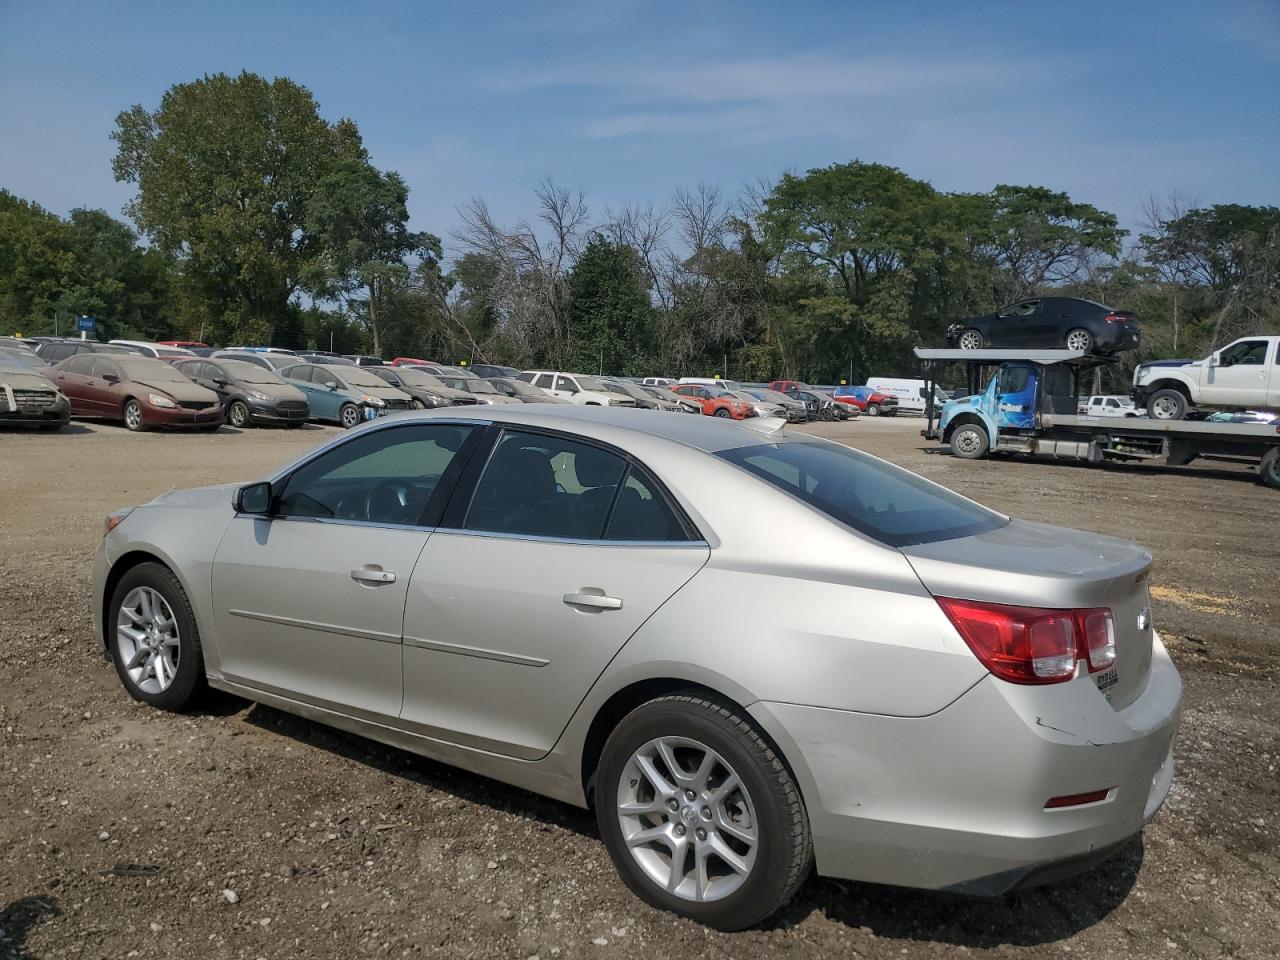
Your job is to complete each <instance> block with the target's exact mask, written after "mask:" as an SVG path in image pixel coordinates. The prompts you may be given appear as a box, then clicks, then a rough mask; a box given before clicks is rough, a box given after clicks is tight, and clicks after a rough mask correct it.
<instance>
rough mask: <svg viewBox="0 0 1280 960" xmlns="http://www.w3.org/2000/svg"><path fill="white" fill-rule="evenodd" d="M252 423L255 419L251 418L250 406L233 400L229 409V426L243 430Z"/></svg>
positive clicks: (241, 401)
mask: <svg viewBox="0 0 1280 960" xmlns="http://www.w3.org/2000/svg"><path fill="white" fill-rule="evenodd" d="M251 423H253V419H252V418H251V417H250V416H249V405H248V404H247V403H245V402H244V401H243V400H232V401H231V405H230V406H228V407H227V424H228V425H229V426H232V427H235V428H236V429H237V430H243V429H244V428H245V427H247V426H249V425H250V424H251Z"/></svg>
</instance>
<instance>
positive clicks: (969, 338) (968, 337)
mask: <svg viewBox="0 0 1280 960" xmlns="http://www.w3.org/2000/svg"><path fill="white" fill-rule="evenodd" d="M956 343H957V345H958V346H959V347H960V349H961V350H981V349H982V346H983V343H982V334H980V333H979V332H978V331H977V330H966V331H964V332H963V333H961V334H960V339H959V340H957V341H956Z"/></svg>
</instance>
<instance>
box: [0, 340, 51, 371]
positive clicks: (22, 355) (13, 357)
mask: <svg viewBox="0 0 1280 960" xmlns="http://www.w3.org/2000/svg"><path fill="white" fill-rule="evenodd" d="M0 357H3V358H6V359H8V360H9V361H10V362H12V363H16V364H19V365H20V366H23V367H26V368H27V369H28V370H29V371H30V372H32V373H37V374H40V375H41V376H45V375H47V374H48V372H49V361H48V360H45V359H44V358H43V357H41V356H40V354H38V353H36V352H35V351H34V350H26V349H23V348H22V347H6V346H5V345H4V344H3V343H0Z"/></svg>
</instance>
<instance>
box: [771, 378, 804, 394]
mask: <svg viewBox="0 0 1280 960" xmlns="http://www.w3.org/2000/svg"><path fill="white" fill-rule="evenodd" d="M769 389H770V390H777V391H778V392H779V393H786V392H787V391H788V390H808V389H809V385H808V384H807V383H805V382H804V381H803V380H771V381H769Z"/></svg>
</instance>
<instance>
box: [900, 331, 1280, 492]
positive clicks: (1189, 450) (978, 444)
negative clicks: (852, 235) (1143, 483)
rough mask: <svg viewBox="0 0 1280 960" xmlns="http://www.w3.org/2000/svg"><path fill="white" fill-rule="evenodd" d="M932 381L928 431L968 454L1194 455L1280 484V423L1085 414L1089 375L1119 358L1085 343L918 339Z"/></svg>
mask: <svg viewBox="0 0 1280 960" xmlns="http://www.w3.org/2000/svg"><path fill="white" fill-rule="evenodd" d="M915 354H916V357H918V358H919V360H920V362H921V366H922V368H923V370H924V376H925V377H926V379H927V381H928V382H927V384H926V386H925V387H924V389H923V390H922V391H921V392H922V394H923V395H924V397H925V420H926V425H925V428H924V429H923V430H922V431H921V435H922V436H924V437H925V438H926V439H928V440H936V441H939V442H940V443H944V444H947V445H948V446H949V447H950V448H951V452H952V453H953V454H955V455H956V456H957V457H962V458H964V459H968V460H974V459H978V458H980V457H985V456H987V455H988V454H991V453H1002V454H1029V455H1034V456H1048V457H1054V458H1056V459H1066V460H1081V461H1086V462H1088V463H1091V464H1099V463H1103V462H1104V461H1109V460H1110V461H1153V462H1161V463H1164V464H1167V465H1170V466H1183V465H1185V464H1188V463H1191V462H1192V461H1194V460H1198V459H1205V460H1218V461H1226V462H1232V463H1245V464H1252V465H1256V466H1257V468H1258V474H1259V478H1260V479H1261V481H1262V482H1263V483H1264V484H1266V485H1267V486H1268V487H1272V488H1274V489H1280V425H1277V424H1249V423H1213V422H1209V421H1195V420H1155V419H1147V418H1143V417H1124V418H1113V417H1095V416H1087V415H1080V414H1079V413H1077V409H1078V407H1077V404H1078V402H1079V397H1080V386H1081V381H1082V379H1083V376H1084V375H1085V374H1087V373H1091V372H1092V371H1093V370H1094V369H1095V368H1096V367H1098V366H1101V365H1103V364H1108V363H1112V362H1113V361H1112V360H1111V359H1110V358H1107V357H1096V356H1092V355H1089V354H1086V353H1083V352H1081V351H1078V350H1014V349H1009V350H997V349H982V350H960V349H934V348H928V347H917V348H916V349H915ZM954 363H959V364H963V366H964V368H965V375H966V379H967V387H968V395H966V396H957V397H955V398H954V399H951V400H948V401H946V402H945V403H943V404H942V405H941V409H939V407H938V405H937V404H935V402H934V400H933V397H934V396H935V395H936V390H935V387H936V385H937V379H938V376H939V374H940V373H941V372H942V371H943V370H945V369H946V368H947V367H948V366H949V365H951V364H954Z"/></svg>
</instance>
